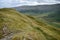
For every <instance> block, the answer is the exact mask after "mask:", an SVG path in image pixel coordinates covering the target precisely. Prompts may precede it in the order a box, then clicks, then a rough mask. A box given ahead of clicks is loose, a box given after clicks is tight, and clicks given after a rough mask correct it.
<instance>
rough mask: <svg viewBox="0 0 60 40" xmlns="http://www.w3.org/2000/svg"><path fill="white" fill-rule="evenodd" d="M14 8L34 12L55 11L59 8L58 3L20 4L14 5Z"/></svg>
mask: <svg viewBox="0 0 60 40" xmlns="http://www.w3.org/2000/svg"><path fill="white" fill-rule="evenodd" d="M15 8H16V10H18V11H20V12H34V13H44V12H53V11H54V12H55V11H58V10H60V4H53V5H37V6H20V7H15Z"/></svg>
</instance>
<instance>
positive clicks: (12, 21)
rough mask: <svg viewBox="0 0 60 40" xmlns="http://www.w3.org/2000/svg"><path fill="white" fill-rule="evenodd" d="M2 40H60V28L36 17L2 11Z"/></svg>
mask: <svg viewBox="0 0 60 40" xmlns="http://www.w3.org/2000/svg"><path fill="white" fill-rule="evenodd" d="M0 40H60V28H57V27H54V26H53V25H50V24H48V23H47V22H45V21H43V20H41V19H40V20H39V19H37V18H36V17H33V16H30V15H25V14H22V13H20V12H17V11H16V10H15V9H11V8H3V9H0Z"/></svg>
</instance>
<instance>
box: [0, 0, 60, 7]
mask: <svg viewBox="0 0 60 40" xmlns="http://www.w3.org/2000/svg"><path fill="white" fill-rule="evenodd" d="M55 3H60V0H0V8H3V7H15V6H21V5H44V4H55Z"/></svg>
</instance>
